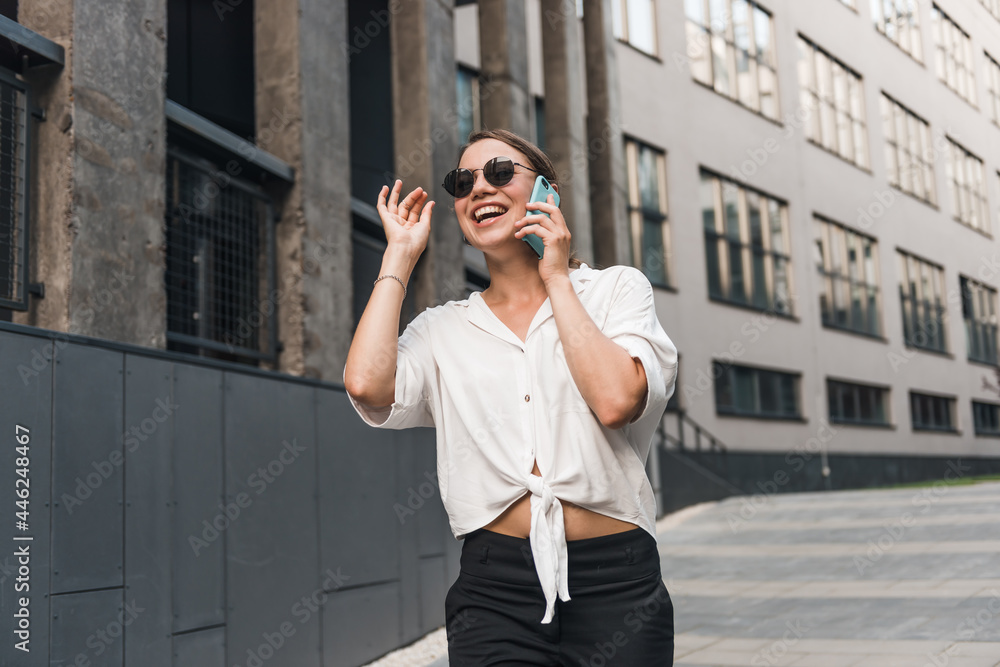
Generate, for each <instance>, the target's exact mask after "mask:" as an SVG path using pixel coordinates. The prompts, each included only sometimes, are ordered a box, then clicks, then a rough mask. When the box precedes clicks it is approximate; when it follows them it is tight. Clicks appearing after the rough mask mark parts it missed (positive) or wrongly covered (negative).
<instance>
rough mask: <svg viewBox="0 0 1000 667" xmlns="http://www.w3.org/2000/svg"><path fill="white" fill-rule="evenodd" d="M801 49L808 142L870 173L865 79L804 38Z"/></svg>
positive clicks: (802, 96) (802, 100)
mask: <svg viewBox="0 0 1000 667" xmlns="http://www.w3.org/2000/svg"><path fill="white" fill-rule="evenodd" d="M798 49H799V85H800V86H801V93H800V103H801V105H802V108H803V109H804V110H805V112H806V119H805V130H806V138H807V139H809V141H811V142H813V143H814V144H816V145H817V146H822V147H823V148H825V149H826V150H828V151H831V152H833V153H835V154H837V155H839V156H840V157H842V158H844V159H845V160H847V161H848V162H852V163H854V164H856V165H858V166H859V167H861V168H863V169H867V168H868V130H867V128H866V127H865V97H864V88H863V86H862V83H861V76H860V75H859V74H858V73H857V72H855V71H853V70H852V69H850V68H849V67H847V66H846V65H844V64H843V63H842V62H840V61H839V60H837V59H836V58H834V57H832V56H831V55H830V54H828V53H827V52H826V51H824V50H823V49H821V48H819V47H818V46H816V45H815V44H813V43H812V42H810V41H809V40H807V39H806V38H805V37H803V36H802V35H799V39H798Z"/></svg>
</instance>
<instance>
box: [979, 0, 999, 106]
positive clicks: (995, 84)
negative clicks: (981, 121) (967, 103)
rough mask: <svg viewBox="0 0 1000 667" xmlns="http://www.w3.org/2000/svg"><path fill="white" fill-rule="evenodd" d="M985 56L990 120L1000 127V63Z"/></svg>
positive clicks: (986, 54) (987, 102) (988, 55)
mask: <svg viewBox="0 0 1000 667" xmlns="http://www.w3.org/2000/svg"><path fill="white" fill-rule="evenodd" d="M997 2H1000V0H997ZM983 55H985V56H986V107H987V111H988V112H989V114H990V120H992V121H993V122H994V123H996V124H997V125H1000V63H998V62H997V61H996V60H994V59H993V58H992V57H990V54H988V53H984V54H983Z"/></svg>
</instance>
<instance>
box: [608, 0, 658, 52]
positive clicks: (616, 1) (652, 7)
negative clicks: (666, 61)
mask: <svg viewBox="0 0 1000 667" xmlns="http://www.w3.org/2000/svg"><path fill="white" fill-rule="evenodd" d="M647 1H648V2H649V14H650V17H649V20H650V25H651V27H652V31H653V50H652V51H647V50H646V49H644V48H643V47H642V46H640V45H638V44H636V43H635V42H633V41H631V40H630V39H629V10H628V0H613V2H612V3H611V12H612V21H611V24H612V30H613V31H614V29H615V28H620V34H615V35H614V36H615V39H617V40H618V41H620V42H622V43H624V44H628V45H629V46H631V47H632V48H633V49H635V50H636V51H639V52H640V53H644V54H646V55H647V56H649V57H651V58H655V59H657V60H659V59H660V39H659V33H658V31H657V30H656V26H657V20H656V13H657V10H656V2H655V1H654V0H647ZM616 9H617V12H616ZM615 14H617V19H618V20H617V21H615Z"/></svg>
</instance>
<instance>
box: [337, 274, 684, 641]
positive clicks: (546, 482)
mask: <svg viewBox="0 0 1000 667" xmlns="http://www.w3.org/2000/svg"><path fill="white" fill-rule="evenodd" d="M569 277H570V281H571V282H572V284H573V288H574V290H575V291H576V294H577V297H578V298H579V299H580V302H581V303H582V304H583V306H584V308H585V309H586V310H587V312H588V313H589V314H590V316H591V319H593V321H594V323H595V324H596V325H597V327H598V328H599V329H600V330H601V332H602V333H603V334H604V335H605V336H607V337H608V338H610V339H611V340H612V341H614V342H615V343H617V344H618V345H620V346H621V347H623V348H624V349H625V350H626V351H627V352H628V353H629V354H630V355H631V356H632V357H633V358H634V359H638V360H639V361H640V362H641V363H642V365H643V369H644V370H645V372H646V382H647V389H648V393H647V395H646V398H645V402H644V404H643V405H642V409H641V413H640V414H639V415H638V417H637V418H635V419H634V420H633V421H632V422H631V423H629V424H627V425H625V426H623V427H622V428H620V429H609V428H607V427H605V426H603V425H602V424H601V422H600V420H598V418H597V416H596V415H595V414H594V412H593V411H592V410H591V409H590V406H589V405H588V404H587V402H586V401H585V400H584V398H583V395H582V394H581V393H580V390H579V389H578V388H577V385H576V382H575V381H574V380H573V377H572V375H571V374H570V370H569V366H568V365H567V363H566V357H565V354H564V352H563V341H562V340H561V339H560V335H559V330H558V328H557V327H556V321H555V317H554V316H553V313H552V304H551V301H550V300H549V299H546V300H545V302H544V303H543V304H542V305H541V307H540V308H539V309H538V312H537V313H536V314H535V316H534V319H533V320H532V321H531V324H530V326H529V327H528V333H527V335H526V337H525V340H524V341H521V339H520V338H518V337H517V336H516V335H515V334H514V333H513V332H512V331H511V330H510V329H509V328H508V327H507V326H506V325H505V324H504V323H503V322H502V321H501V320H500V319H499V318H498V317H497V316H496V315H495V314H494V313H493V311H492V310H490V308H489V306H487V305H486V302H485V301H484V300H483V297H482V294H481V293H480V292H473V293H472V294H471V295H470V296H469V297H468V298H467V299H464V300H462V301H449V302H448V303H445V304H442V305H440V306H435V307H433V308H427V309H425V310H424V311H423V312H422V313H420V314H419V315H417V316H416V317H415V318H414V319H413V321H411V322H410V323H409V324H408V325H407V327H406V329H405V330H404V331H403V334H402V335H401V336H400V337H399V341H398V348H397V349H398V352H397V357H396V377H395V382H396V393H395V399H394V402H393V404H392V405H390V406H387V407H384V408H373V407H371V406H367V405H364V404H362V403H359V402H358V401H356V400H355V399H354V397H352V396H350V394H348V397H349V398H350V401H351V404H352V405H353V406H354V409H355V410H356V411H357V412H358V414H359V415H360V416H361V418H362V419H363V420H364V421H365V422H366V423H368V424H370V425H371V426H376V427H381V428H390V429H402V428H410V427H416V426H430V427H436V430H437V433H436V442H437V480H438V487H439V489H440V493H441V500H442V501H443V503H444V507H445V511H446V512H447V514H448V520H449V523H450V526H451V530H452V533H453V534H454V535H455V538H456V539H463V538H464V537H465V535H466V534H468V533H470V532H472V531H474V530H476V529H479V528H482V527H483V526H486V525H488V524H489V523H490V522H492V521H493V520H494V519H496V518H497V517H498V516H500V515H501V514H502V513H503V512H504V510H506V509H507V508H508V507H510V506H511V505H512V504H513V503H514V502H515V501H516V500H518V499H519V498H521V497H522V496H523V495H524V494H525V493H526V492H527V493H530V494H531V528H530V535H529V541H530V545H531V553H532V557H533V559H534V564H535V570H536V572H537V573H538V580H539V583H540V584H541V587H542V591H543V593H544V595H545V600H546V609H545V614H544V616H543V618H542V620H541V622H542V623H549V622H551V619H552V616H553V613H554V607H555V600H556V595H557V594H558V596H559V598H560V599H562V600H569V599H570V597H569V589H568V584H567V571H566V565H567V548H566V534H565V525H564V523H563V508H562V504H561V501H567V502H570V503H574V504H576V505H579V506H581V507H584V508H586V509H589V510H592V511H594V512H597V513H599V514H604V515H606V516H610V517H613V518H615V519H620V520H622V521H627V522H630V523H634V524H636V525H637V526H639V527H640V528H643V529H645V530H646V531H647V532H648V533H649V534H650V535H652V536H653V537H654V538H655V537H656V524H655V521H656V499H655V498H654V496H653V489H652V486H651V485H650V483H649V479H648V478H647V476H646V468H645V465H646V458H647V456H648V455H649V449H650V444H651V442H652V437H653V433H654V431H655V430H656V427H657V425H658V423H659V420H660V417H661V416H662V414H663V411H664V408H665V407H666V404H667V401H668V399H669V398H670V396H671V395H672V394H673V393H674V388H675V382H676V377H677V348H676V347H675V346H674V344H673V343H672V342H671V340H670V338H668V337H667V334H666V333H665V332H664V330H663V327H662V326H661V325H660V322H659V320H658V319H657V317H656V310H655V308H654V304H653V288H652V286H651V285H650V283H649V280H648V279H647V278H646V276H645V275H644V274H643V273H642V272H641V271H639V270H638V269H636V268H634V267H629V266H612V267H609V268H607V269H601V270H597V269H593V268H591V267H589V266H587V265H586V264H583V265H582V266H580V267H579V268H577V269H575V270H573V271H571V272H570V274H569ZM566 335H567V337H568V338H569V340H568V343H569V344H570V345H572V344H573V343H574V341H573V340H572V337H573V336H574V334H573V333H568V334H566ZM593 363H601V360H600V359H594V360H593ZM345 374H346V366H345ZM536 459H537V461H538V469H539V471H540V472H541V473H542V475H541V477H539V476H537V475H534V474H532V472H531V471H532V469H533V467H534V462H535V460H536Z"/></svg>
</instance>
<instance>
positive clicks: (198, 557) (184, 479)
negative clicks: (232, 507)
mask: <svg viewBox="0 0 1000 667" xmlns="http://www.w3.org/2000/svg"><path fill="white" fill-rule="evenodd" d="M222 378H223V374H222V372H221V371H218V370H215V369H210V368H202V367H199V366H195V365H190V364H174V398H175V401H176V402H177V404H178V405H180V406H181V407H180V408H179V409H178V410H177V415H176V417H175V418H174V424H173V426H174V447H173V479H174V489H173V504H174V526H173V544H172V553H173V578H174V585H173V609H174V622H173V631H174V632H184V631H188V630H194V629H197V628H204V627H209V626H213V625H220V624H222V623H225V621H226V613H225V609H224V607H225V583H226V576H225V573H226V569H225V558H226V540H225V537H223V536H219V535H218V534H216V533H213V532H212V529H211V528H209V527H206V525H205V523H203V522H208V524H209V526H210V525H211V522H212V520H213V519H214V518H215V517H216V516H217V515H218V514H219V512H220V509H219V505H220V504H222V505H223V506H225V503H223V502H222V501H223V497H224V496H225V487H224V486H223V468H222Z"/></svg>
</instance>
